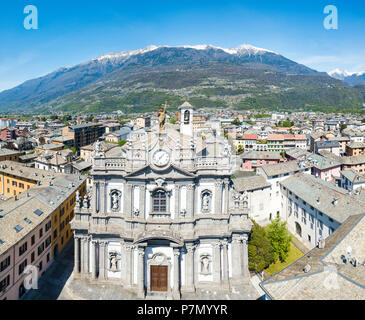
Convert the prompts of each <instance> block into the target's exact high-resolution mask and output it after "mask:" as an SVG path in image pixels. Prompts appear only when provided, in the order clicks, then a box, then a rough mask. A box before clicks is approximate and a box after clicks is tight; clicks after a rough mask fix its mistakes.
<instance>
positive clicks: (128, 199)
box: [124, 183, 133, 217]
mask: <svg viewBox="0 0 365 320" xmlns="http://www.w3.org/2000/svg"><path fill="white" fill-rule="evenodd" d="M125 186H126V190H125V192H124V206H125V212H124V213H125V214H126V216H127V217H132V214H133V213H132V210H133V197H132V185H131V184H129V183H127V184H126V185H125Z"/></svg>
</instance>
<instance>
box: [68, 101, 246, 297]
mask: <svg viewBox="0 0 365 320" xmlns="http://www.w3.org/2000/svg"><path fill="white" fill-rule="evenodd" d="M179 110H180V127H179V128H173V127H172V126H169V125H166V124H165V122H166V115H165V112H166V106H165V109H164V108H161V109H160V111H159V127H158V128H156V129H155V130H151V131H150V132H148V134H147V135H145V136H142V137H140V138H138V139H135V140H131V141H129V142H128V143H127V144H126V145H124V146H123V147H116V148H113V149H111V150H108V151H105V150H103V149H102V147H101V144H100V143H99V142H97V143H95V145H94V148H95V158H94V166H93V170H92V176H93V186H92V189H91V190H92V191H91V192H90V194H89V195H86V196H85V197H84V198H83V199H81V198H80V197H79V196H77V204H76V207H75V218H74V219H73V221H72V223H71V225H72V229H73V230H74V234H75V240H74V241H75V265H74V277H77V278H80V279H83V278H84V279H88V280H90V282H91V283H92V282H95V283H98V284H100V283H105V282H107V283H115V284H116V285H119V286H122V287H124V288H126V289H128V290H131V291H133V292H135V294H136V295H137V296H138V297H140V298H148V297H152V296H157V297H160V298H171V299H181V298H182V296H183V295H184V294H194V293H195V292H196V291H197V290H207V289H209V290H216V291H219V292H227V293H229V292H230V291H231V287H232V286H235V285H239V284H240V283H244V282H247V281H248V280H249V270H248V252H247V241H248V236H249V233H250V231H251V227H252V222H251V221H250V219H249V218H248V211H247V199H246V198H245V196H244V195H242V194H240V193H239V192H237V191H235V190H234V186H233V183H232V180H231V175H232V163H233V161H232V156H231V148H230V146H229V144H228V141H226V140H225V139H224V138H222V137H217V136H215V135H214V134H213V135H212V136H209V137H201V136H200V135H199V134H198V133H197V132H194V129H193V115H194V108H193V107H192V106H191V105H190V104H189V103H188V102H185V103H184V104H183V105H182V106H180V107H179Z"/></svg>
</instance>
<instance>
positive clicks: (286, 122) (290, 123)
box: [283, 119, 294, 128]
mask: <svg viewBox="0 0 365 320" xmlns="http://www.w3.org/2000/svg"><path fill="white" fill-rule="evenodd" d="M293 125H294V123H293V122H291V121H290V120H289V119H287V120H285V121H284V122H283V127H284V128H290V127H292V126H293Z"/></svg>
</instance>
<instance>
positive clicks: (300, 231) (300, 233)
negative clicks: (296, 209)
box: [295, 222, 302, 237]
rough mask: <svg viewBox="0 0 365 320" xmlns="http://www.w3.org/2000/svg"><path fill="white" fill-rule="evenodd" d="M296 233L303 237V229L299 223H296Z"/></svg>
mask: <svg viewBox="0 0 365 320" xmlns="http://www.w3.org/2000/svg"><path fill="white" fill-rule="evenodd" d="M295 231H296V233H297V235H298V236H299V237H302V227H301V226H300V224H299V223H298V222H296V223H295Z"/></svg>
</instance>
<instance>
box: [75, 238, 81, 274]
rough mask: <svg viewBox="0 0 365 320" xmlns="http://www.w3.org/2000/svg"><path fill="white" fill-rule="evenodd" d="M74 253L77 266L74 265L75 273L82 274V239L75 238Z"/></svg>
mask: <svg viewBox="0 0 365 320" xmlns="http://www.w3.org/2000/svg"><path fill="white" fill-rule="evenodd" d="M74 242H75V244H74V253H75V264H74V273H75V274H79V273H80V238H78V237H76V236H75V238H74Z"/></svg>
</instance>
